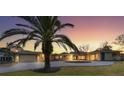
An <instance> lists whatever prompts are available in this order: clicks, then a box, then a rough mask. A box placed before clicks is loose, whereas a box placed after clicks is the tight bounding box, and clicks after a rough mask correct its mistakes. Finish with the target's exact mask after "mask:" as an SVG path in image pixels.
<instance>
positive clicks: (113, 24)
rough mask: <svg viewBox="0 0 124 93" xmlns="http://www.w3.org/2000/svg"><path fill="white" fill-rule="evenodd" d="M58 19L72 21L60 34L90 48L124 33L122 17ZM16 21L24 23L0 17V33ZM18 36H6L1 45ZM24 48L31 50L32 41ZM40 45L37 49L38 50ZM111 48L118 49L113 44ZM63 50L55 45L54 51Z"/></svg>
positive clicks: (18, 20) (17, 21) (17, 19)
mask: <svg viewBox="0 0 124 93" xmlns="http://www.w3.org/2000/svg"><path fill="white" fill-rule="evenodd" d="M59 18H60V20H61V21H62V22H64V23H72V24H74V25H75V27H74V28H65V29H63V30H61V32H60V33H61V34H65V35H67V36H68V37H69V38H71V40H72V41H73V42H74V43H75V44H76V45H77V46H79V45H84V44H89V45H90V50H94V49H96V48H98V47H99V46H100V44H101V43H102V42H105V41H108V42H109V43H112V42H113V41H114V40H115V38H116V37H117V36H118V35H120V34H123V33H124V17H121V16H120V17H107V16H106V17H102V16H101V17H97V16H94V17H90V16H87V17H85V16H61V17H59ZM16 23H26V22H25V21H24V20H22V19H19V18H16V17H9V16H8V17H2V16H1V17H0V34H1V33H3V32H4V31H6V30H8V29H10V28H12V27H16V26H15V24H16ZM16 38H20V37H19V36H14V37H10V38H7V39H5V40H3V41H1V42H0V46H1V47H3V46H5V45H6V43H7V42H10V41H13V40H15V39H16ZM25 49H26V50H33V42H28V44H27V45H26V47H25ZM40 49H41V48H40V47H39V48H38V49H37V51H40ZM113 49H118V47H117V46H113ZM63 51H64V50H63V49H62V48H59V47H57V46H56V45H55V50H54V52H57V53H60V52H63Z"/></svg>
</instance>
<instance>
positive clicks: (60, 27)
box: [54, 23, 74, 33]
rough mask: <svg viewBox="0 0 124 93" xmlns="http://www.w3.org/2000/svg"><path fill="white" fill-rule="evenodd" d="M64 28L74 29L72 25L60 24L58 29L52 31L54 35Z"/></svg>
mask: <svg viewBox="0 0 124 93" xmlns="http://www.w3.org/2000/svg"><path fill="white" fill-rule="evenodd" d="M65 27H74V25H73V24H70V23H66V24H62V25H60V26H58V27H57V28H56V29H55V30H54V33H55V32H57V31H59V30H61V29H63V28H65Z"/></svg>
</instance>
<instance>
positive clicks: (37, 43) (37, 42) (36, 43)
mask: <svg viewBox="0 0 124 93" xmlns="http://www.w3.org/2000/svg"><path fill="white" fill-rule="evenodd" d="M41 42H42V41H41V40H38V41H36V42H35V45H34V50H36V49H37V47H38V46H39V44H40V43H41Z"/></svg>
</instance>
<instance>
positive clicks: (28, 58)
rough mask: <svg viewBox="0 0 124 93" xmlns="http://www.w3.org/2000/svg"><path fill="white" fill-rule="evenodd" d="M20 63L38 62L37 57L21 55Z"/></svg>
mask: <svg viewBox="0 0 124 93" xmlns="http://www.w3.org/2000/svg"><path fill="white" fill-rule="evenodd" d="M19 61H20V62H37V56H36V55H20V56H19Z"/></svg>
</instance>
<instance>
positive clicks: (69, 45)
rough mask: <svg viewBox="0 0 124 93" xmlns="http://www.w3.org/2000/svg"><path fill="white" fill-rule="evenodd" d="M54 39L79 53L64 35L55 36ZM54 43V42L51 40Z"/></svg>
mask: <svg viewBox="0 0 124 93" xmlns="http://www.w3.org/2000/svg"><path fill="white" fill-rule="evenodd" d="M54 39H55V40H56V41H57V40H58V42H61V43H64V44H66V45H67V46H68V47H69V48H71V49H73V50H74V51H75V52H79V50H78V48H77V47H76V45H75V44H74V43H72V41H71V40H70V39H69V38H68V37H67V36H65V35H55V37H54ZM53 41H54V40H53Z"/></svg>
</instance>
